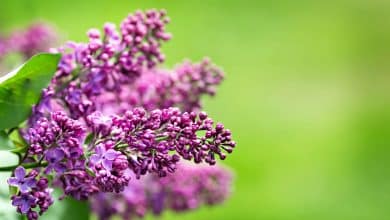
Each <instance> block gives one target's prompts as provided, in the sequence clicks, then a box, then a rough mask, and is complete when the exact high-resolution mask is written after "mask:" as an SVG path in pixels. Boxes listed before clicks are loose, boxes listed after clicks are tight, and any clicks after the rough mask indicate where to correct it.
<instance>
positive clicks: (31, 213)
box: [8, 167, 53, 219]
mask: <svg viewBox="0 0 390 220" xmlns="http://www.w3.org/2000/svg"><path fill="white" fill-rule="evenodd" d="M14 175H15V177H11V178H9V179H8V184H9V185H10V186H12V187H16V188H17V189H18V190H19V191H18V193H17V194H16V195H13V196H12V198H11V200H12V205H13V206H16V207H17V211H18V212H20V213H22V214H25V215H27V217H28V219H38V215H42V214H43V213H44V212H45V211H46V210H47V209H48V208H49V206H50V205H51V204H53V198H52V196H51V192H52V189H50V188H48V179H47V178H45V177H41V176H40V175H39V172H38V171H37V170H31V171H30V172H29V173H26V170H25V169H24V168H23V167H17V168H16V169H15V171H14Z"/></svg>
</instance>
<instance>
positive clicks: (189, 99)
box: [0, 10, 236, 219]
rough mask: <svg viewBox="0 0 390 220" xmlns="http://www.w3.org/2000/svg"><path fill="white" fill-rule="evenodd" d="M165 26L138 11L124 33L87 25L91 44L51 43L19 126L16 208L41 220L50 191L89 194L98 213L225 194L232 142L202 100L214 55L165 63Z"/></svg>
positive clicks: (191, 204)
mask: <svg viewBox="0 0 390 220" xmlns="http://www.w3.org/2000/svg"><path fill="white" fill-rule="evenodd" d="M168 22H169V19H168V17H167V16H166V13H165V11H163V10H160V11H158V10H149V11H146V12H140V11H137V12H136V13H134V14H129V15H128V16H127V17H126V18H125V19H124V20H123V21H122V23H121V25H120V27H119V29H117V28H116V27H115V25H114V24H111V23H107V24H105V25H104V28H103V30H102V32H101V31H99V30H98V29H91V30H90V31H88V34H87V35H88V38H89V41H88V42H87V43H75V42H69V43H67V44H66V45H65V46H63V47H60V48H57V49H52V52H56V53H61V54H62V58H61V61H60V62H59V64H58V69H57V72H56V74H55V76H54V77H53V79H52V81H51V83H50V85H49V86H48V87H47V88H46V89H44V91H43V94H42V97H41V99H40V101H39V103H37V104H36V105H35V106H34V107H33V110H32V114H31V116H30V117H29V119H28V123H27V128H24V129H20V133H21V135H22V136H23V139H24V141H25V142H26V143H27V145H28V148H27V151H26V153H25V154H24V155H23V157H22V160H21V162H20V165H19V166H18V167H17V168H16V169H15V170H14V172H13V176H12V177H10V178H9V180H8V183H9V185H10V186H12V187H14V188H15V189H16V193H15V194H14V195H13V196H12V198H11V200H12V204H13V205H14V206H15V207H16V209H17V211H18V212H19V213H21V214H25V215H26V216H27V218H28V219H37V218H38V217H39V216H40V215H42V214H43V213H44V212H45V211H46V210H47V209H48V208H49V206H50V205H51V204H52V203H53V201H54V200H53V197H52V195H51V194H52V191H53V189H52V188H53V187H58V188H60V189H62V191H63V195H62V198H63V197H65V196H70V197H73V198H75V199H77V200H88V199H91V203H92V208H93V210H94V211H95V212H96V213H97V215H98V217H99V218H100V219H108V218H109V217H110V216H112V215H120V216H122V217H123V218H125V219H128V218H131V217H135V216H137V217H143V216H144V214H145V213H146V212H147V211H151V212H152V213H154V214H156V215H157V214H160V213H161V212H162V211H163V210H165V209H172V210H175V211H185V210H190V209H194V208H197V207H198V206H200V205H201V204H208V205H212V204H217V203H220V202H222V201H223V200H224V199H225V198H226V197H227V195H228V194H229V191H230V190H229V187H230V183H231V174H230V173H229V171H227V170H226V169H224V168H221V167H219V166H215V164H216V162H217V159H221V160H223V159H225V158H226V155H227V154H229V153H231V152H232V151H233V149H234V147H235V145H236V144H235V142H234V141H233V140H232V134H231V132H230V130H229V129H226V128H225V127H224V125H223V124H221V123H215V122H214V121H213V119H211V118H210V117H209V116H208V115H207V114H206V113H205V112H203V111H201V108H202V105H201V102H200V100H201V97H202V96H203V95H211V96H212V95H214V94H215V92H216V86H217V85H219V84H220V83H221V81H222V80H223V77H224V75H223V72H222V70H221V69H220V68H218V67H217V66H215V65H214V64H212V63H211V61H210V60H209V59H204V60H202V61H201V62H199V63H191V62H190V61H186V62H184V63H183V64H180V65H177V67H176V68H175V69H173V70H167V69H162V68H160V67H159V66H158V64H161V63H163V62H164V59H165V55H164V54H163V53H162V51H161V45H162V44H163V43H164V42H166V41H168V40H169V39H170V38H171V35H170V34H169V33H168V32H167V31H166V28H165V26H166V24H167V23H168ZM32 44H35V43H32ZM0 49H1V46H0ZM26 51H27V50H26ZM26 51H23V53H24V52H26ZM30 52H31V51H28V53H30ZM26 54H27V52H26ZM184 161H187V162H184ZM206 164H207V166H206ZM209 165H212V166H209ZM102 206H104V208H99V207H102ZM121 207H122V208H121Z"/></svg>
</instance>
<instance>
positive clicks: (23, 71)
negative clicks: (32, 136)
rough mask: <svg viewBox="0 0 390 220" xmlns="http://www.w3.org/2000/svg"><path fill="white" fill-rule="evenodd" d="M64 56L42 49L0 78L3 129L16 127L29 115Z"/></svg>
mask: <svg viewBox="0 0 390 220" xmlns="http://www.w3.org/2000/svg"><path fill="white" fill-rule="evenodd" d="M60 58H61V56H60V55H59V54H48V53H42V54H37V55H35V56H33V57H32V58H31V59H30V60H28V61H27V62H26V63H25V64H23V65H22V66H21V67H19V68H17V69H16V70H14V71H13V72H11V73H9V74H7V75H6V76H4V77H2V78H0V118H1V120H0V130H4V129H6V128H11V127H16V126H17V125H19V124H20V123H21V122H23V121H24V120H26V119H27V117H28V116H29V114H30V113H31V107H32V105H34V104H36V103H37V102H38V101H39V98H40V96H41V92H42V89H44V88H45V87H47V86H48V84H49V82H50V80H51V78H52V77H53V74H54V73H55V71H56V69H57V65H58V62H59V60H60Z"/></svg>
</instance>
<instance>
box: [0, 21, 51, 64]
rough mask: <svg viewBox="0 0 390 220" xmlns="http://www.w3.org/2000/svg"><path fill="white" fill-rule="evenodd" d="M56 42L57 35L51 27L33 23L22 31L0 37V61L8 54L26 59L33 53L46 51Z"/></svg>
mask: <svg viewBox="0 0 390 220" xmlns="http://www.w3.org/2000/svg"><path fill="white" fill-rule="evenodd" d="M56 40H57V35H56V34H55V31H54V29H53V28H52V27H50V26H49V25H47V24H45V23H41V22H39V23H33V24H31V25H30V26H29V27H27V28H26V29H24V30H16V31H14V32H12V33H11V34H10V35H9V36H6V37H0V60H1V59H2V58H3V57H5V56H6V55H7V54H9V53H19V54H21V55H22V56H23V57H24V59H28V58H29V57H31V56H32V55H34V54H35V53H38V52H44V51H48V50H49V48H50V47H51V46H53V44H54V43H55V42H56Z"/></svg>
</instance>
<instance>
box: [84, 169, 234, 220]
mask: <svg viewBox="0 0 390 220" xmlns="http://www.w3.org/2000/svg"><path fill="white" fill-rule="evenodd" d="M231 179H232V176H231V174H230V172H229V171H228V170H226V169H224V168H222V167H219V166H212V167H210V166H204V165H203V166H199V165H198V166H194V165H192V164H187V163H180V164H179V165H178V169H177V171H176V172H175V173H174V174H171V175H168V176H166V177H163V178H158V177H157V176H155V175H147V176H145V177H143V178H141V179H139V180H134V181H131V182H130V184H129V185H128V186H127V187H126V188H125V191H124V192H123V193H121V194H116V193H99V194H97V195H95V196H93V197H92V198H91V199H90V203H91V206H92V210H93V211H94V212H95V213H96V214H97V216H98V218H99V219H100V220H108V219H110V217H111V216H113V215H119V216H120V217H122V218H123V219H132V218H134V217H138V218H142V217H144V216H145V215H146V214H147V213H149V212H150V213H153V214H154V215H160V214H161V213H162V212H163V211H164V210H167V209H171V210H174V211H177V212H183V211H187V210H192V209H196V208H198V207H199V206H201V205H202V204H206V205H215V204H219V203H222V202H223V201H224V200H225V199H226V198H227V197H228V195H229V194H230V185H231Z"/></svg>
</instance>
